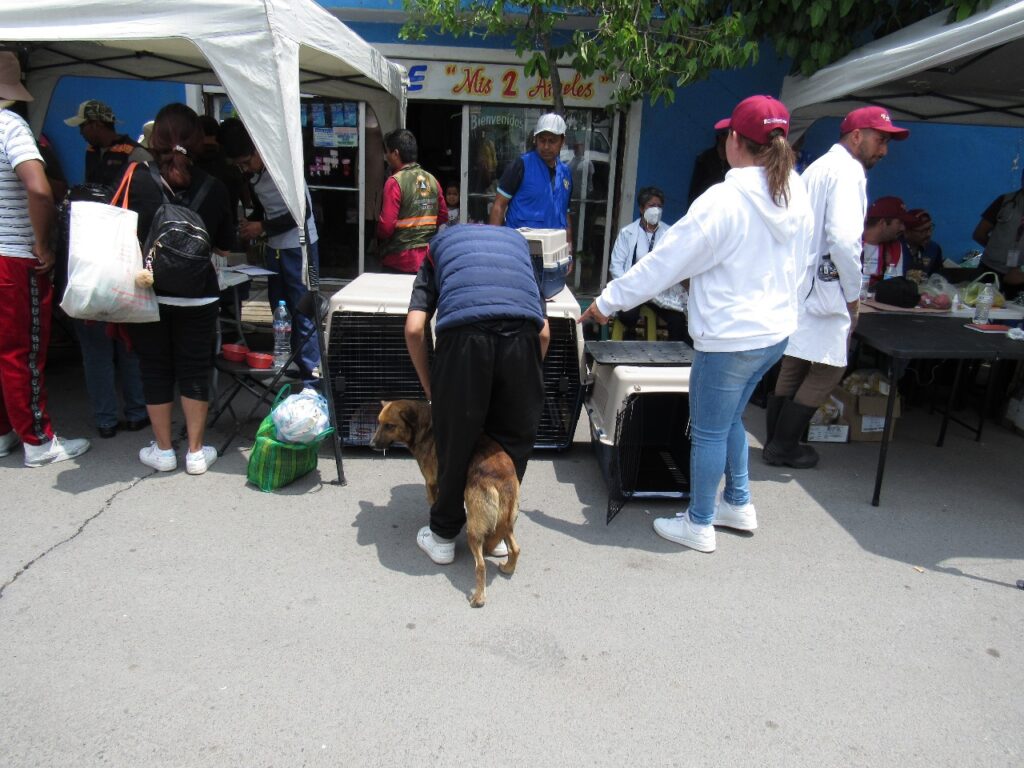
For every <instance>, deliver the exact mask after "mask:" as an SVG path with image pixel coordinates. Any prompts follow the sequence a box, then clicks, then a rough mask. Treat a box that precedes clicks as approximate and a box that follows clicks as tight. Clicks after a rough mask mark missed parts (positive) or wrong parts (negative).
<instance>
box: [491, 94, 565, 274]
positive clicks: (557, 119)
mask: <svg viewBox="0 0 1024 768" xmlns="http://www.w3.org/2000/svg"><path fill="white" fill-rule="evenodd" d="M533 143H534V148H533V150H532V151H530V152H527V153H526V154H524V155H520V156H519V157H518V158H516V159H515V160H514V161H513V162H512V163H510V164H509V165H508V167H507V168H505V171H504V173H502V174H501V179H500V181H498V194H496V195H495V196H494V205H493V206H491V216H490V220H489V221H490V223H491V224H496V225H498V226H500V225H502V224H504V225H505V226H506V227H513V228H516V229H518V228H519V227H534V228H536V229H564V230H565V234H566V239H567V240H568V241H569V253H570V254H571V253H572V248H573V240H572V220H571V219H570V218H569V200H570V198H571V197H572V171H571V170H570V169H569V166H568V165H566V164H565V163H563V162H562V161H561V160H560V159H559V153H560V152H561V151H562V144H564V143H565V120H563V119H562V117H561V116H560V115H556V114H554V113H553V112H549V113H548V114H545V115H541V116H540V119H539V120H538V121H537V128H536V129H535V130H534V132H533Z"/></svg>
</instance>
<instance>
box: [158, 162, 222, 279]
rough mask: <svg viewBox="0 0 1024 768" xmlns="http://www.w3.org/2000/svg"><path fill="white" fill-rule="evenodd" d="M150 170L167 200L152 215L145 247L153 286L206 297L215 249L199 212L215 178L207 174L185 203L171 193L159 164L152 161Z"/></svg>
mask: <svg viewBox="0 0 1024 768" xmlns="http://www.w3.org/2000/svg"><path fill="white" fill-rule="evenodd" d="M149 172H150V174H151V175H152V176H153V179H154V181H156V184H157V186H158V187H159V188H160V191H161V193H163V196H164V202H163V203H162V204H161V205H160V207H159V208H157V209H156V213H155V214H153V223H152V224H151V225H150V227H149V236H148V237H147V238H146V244H145V247H144V248H143V253H144V254H145V256H144V261H145V264H146V269H148V270H149V271H150V272H152V273H153V287H154V289H156V291H157V292H159V293H162V294H168V295H171V296H178V297H181V298H185V299H195V298H199V297H201V296H205V295H206V293H205V290H204V289H205V287H206V281H207V278H208V277H209V275H210V268H211V266H212V262H211V261H210V256H211V255H212V253H213V248H212V246H211V244H210V234H209V233H208V232H207V231H206V224H205V223H203V220H202V218H201V217H200V216H199V214H198V213H197V211H198V210H199V206H200V205H202V203H203V200H205V199H206V195H207V193H208V192H209V191H210V187H212V186H213V179H212V178H210V177H209V176H207V177H206V179H205V180H204V181H203V183H202V185H201V186H200V187H199V191H198V192H196V196H195V197H194V198H193V199H192V201H191V202H190V203H189V204H188V205H187V206H186V205H182V204H181V203H180V202H178V201H176V199H175V198H174V197H172V196H171V195H170V194H168V192H169V187H168V186H167V183H166V182H165V181H164V180H163V178H162V177H161V176H160V172H159V171H158V170H157V168H156V165H154V164H150V166H149Z"/></svg>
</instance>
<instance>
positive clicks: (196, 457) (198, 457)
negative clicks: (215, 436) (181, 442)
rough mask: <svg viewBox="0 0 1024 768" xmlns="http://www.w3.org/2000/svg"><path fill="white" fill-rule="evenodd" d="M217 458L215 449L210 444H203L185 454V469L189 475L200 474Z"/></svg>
mask: <svg viewBox="0 0 1024 768" xmlns="http://www.w3.org/2000/svg"><path fill="white" fill-rule="evenodd" d="M216 460H217V449H216V448H214V447H213V446H212V445H204V446H203V447H202V448H201V449H200V450H198V451H196V452H195V453H193V452H192V451H189V452H188V453H186V454H185V471H186V472H188V473H189V474H190V475H201V474H203V472H205V471H206V470H208V469H209V468H210V467H212V466H213V462H215V461H216Z"/></svg>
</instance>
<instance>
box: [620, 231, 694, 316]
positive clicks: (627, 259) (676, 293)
mask: <svg viewBox="0 0 1024 768" xmlns="http://www.w3.org/2000/svg"><path fill="white" fill-rule="evenodd" d="M667 232H668V224H666V223H665V222H664V221H659V222H658V226H657V228H656V229H655V230H654V245H655V246H657V245H658V243H660V242H661V241H662V239H664V237H665V235H666V233H667ZM650 245H651V235H650V233H649V232H646V231H645V230H644V228H643V227H642V226H641V224H640V219H637V220H636V221H634V222H633V223H632V224H627V225H626V226H624V227H623V228H622V229H621V230H619V236H618V237H617V238H615V245H614V246H613V247H612V256H611V259H610V260H609V263H608V273H609V274H610V275H611V277H612V280H617V279H619V278H620V277H622V276H623V275H624V274H626V272H628V271H629V268H630V267H632V266H633V253H634V251H635V252H636V260H637V261H640V259H642V258H643V257H644V256H646V255H647V254H648V253H650V252H651V249H650ZM686 298H687V297H686V289H685V288H683V286H682V285H681V284H678V283H677V284H676V285H673V286H670V287H669V288H667V289H666V290H664V291H662V292H661V293H659V294H658V295H657V296H655V297H654V298H652V299H651V303H652V304H656V305H657V306H659V307H662V308H664V309H671V310H675V311H676V312H685V311H686Z"/></svg>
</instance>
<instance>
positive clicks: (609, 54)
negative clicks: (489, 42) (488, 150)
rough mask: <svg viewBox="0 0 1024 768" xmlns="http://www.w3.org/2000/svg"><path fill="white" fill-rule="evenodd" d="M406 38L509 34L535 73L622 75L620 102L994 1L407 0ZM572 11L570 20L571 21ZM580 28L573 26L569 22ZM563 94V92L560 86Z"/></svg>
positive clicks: (849, 44) (842, 50) (806, 61)
mask: <svg viewBox="0 0 1024 768" xmlns="http://www.w3.org/2000/svg"><path fill="white" fill-rule="evenodd" d="M403 1H404V4H405V10H406V12H407V14H408V21H407V22H406V24H405V25H404V26H403V27H402V30H401V32H400V37H402V38H403V39H406V40H424V39H426V38H427V36H428V34H429V33H432V32H440V33H446V34H452V35H456V36H468V37H488V36H508V37H511V38H512V41H513V42H512V45H513V48H514V49H515V51H516V53H517V54H518V55H519V56H522V57H524V58H525V59H526V60H525V67H526V74H527V75H528V76H530V77H533V76H534V75H540V76H541V77H547V76H548V75H549V74H550V73H551V69H552V67H553V66H554V62H556V61H557V62H558V63H559V64H560V65H561V66H568V67H571V68H573V69H575V70H576V71H577V72H579V73H580V74H581V75H582V76H584V77H590V76H592V75H594V74H597V73H601V74H605V75H607V76H609V77H611V78H612V80H613V81H614V82H616V83H618V84H619V85H618V87H617V89H616V91H615V96H614V98H615V101H616V103H617V104H618V105H620V106H627V105H628V104H629V103H631V102H633V101H636V100H637V99H642V98H648V99H650V102H651V103H652V104H656V103H657V102H658V101H659V100H661V99H664V100H665V101H666V102H667V103H671V102H672V100H673V99H674V96H675V89H676V88H679V87H681V86H685V85H688V84H689V83H692V82H695V81H697V80H700V79H703V78H705V77H707V76H708V74H710V72H712V71H713V70H715V69H736V68H738V67H744V66H748V65H749V64H752V63H754V62H756V61H757V57H758V41H761V40H769V41H771V43H772V45H773V47H774V49H775V51H776V52H778V53H779V54H780V55H782V56H786V57H788V58H790V59H792V61H793V68H794V70H795V71H798V72H801V73H802V74H804V75H810V74H812V73H813V72H815V71H816V70H818V69H820V68H821V67H824V66H827V65H828V64H831V63H832V62H833V61H836V60H837V59H839V58H841V57H842V56H845V55H846V54H847V53H849V52H850V51H851V50H852V49H853V48H855V47H856V46H858V45H861V44H863V43H865V42H867V41H868V40H870V39H872V38H874V37H878V36H881V35H884V34H888V33H889V32H892V31H895V30H896V29H899V28H900V27H902V26H906V25H907V24H911V23H913V22H915V21H918V20H920V19H922V18H924V17H925V16H928V15H930V14H932V13H936V12H938V11H940V10H942V9H944V8H948V9H950V21H953V20H956V21H960V20H962V19H964V18H967V17H968V16H970V15H971V14H973V13H975V12H976V11H978V10H979V9H982V8H987V7H988V6H989V5H990V4H991V0H945V1H943V0H575V1H574V0H567V2H565V3H561V4H559V5H549V4H546V3H543V2H538V1H537V0H520V2H518V3H517V4H515V5H512V4H509V3H505V2H504V1H503V0H491V2H490V3H488V2H486V0H484V1H483V2H480V1H479V0H403ZM566 20H571V21H572V23H571V24H567V23H566ZM570 28H571V31H570ZM554 98H555V99H556V100H557V99H559V98H560V95H558V94H556V95H555V97H554Z"/></svg>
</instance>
